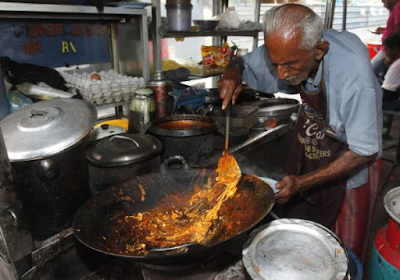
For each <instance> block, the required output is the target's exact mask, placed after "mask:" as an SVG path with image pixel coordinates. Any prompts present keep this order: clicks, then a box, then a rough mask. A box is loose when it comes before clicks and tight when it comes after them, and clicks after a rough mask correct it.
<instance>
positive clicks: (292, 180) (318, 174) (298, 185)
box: [275, 150, 376, 203]
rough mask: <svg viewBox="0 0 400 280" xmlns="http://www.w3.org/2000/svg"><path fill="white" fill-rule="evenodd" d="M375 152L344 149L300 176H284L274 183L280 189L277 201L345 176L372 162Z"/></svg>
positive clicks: (276, 196)
mask: <svg viewBox="0 0 400 280" xmlns="http://www.w3.org/2000/svg"><path fill="white" fill-rule="evenodd" d="M375 157H376V154H373V155H370V156H361V155H358V154H356V153H355V152H353V151H352V150H348V151H346V152H345V153H344V154H342V155H341V156H340V157H339V158H337V159H336V160H334V161H333V162H331V163H330V164H327V165H325V166H323V167H321V168H319V169H317V170H314V171H312V172H310V173H307V174H304V175H301V176H294V175H290V176H286V177H284V178H283V179H282V181H280V182H278V183H277V184H276V188H277V189H279V190H281V191H280V192H278V193H276V195H275V198H276V200H277V201H278V202H279V203H285V202H287V201H288V200H289V199H290V198H291V197H292V196H293V195H294V194H296V193H299V192H300V191H305V190H307V189H309V188H312V187H314V186H316V185H321V184H323V183H325V182H329V181H332V180H338V179H340V178H345V176H346V175H348V174H350V173H351V172H353V171H355V170H357V169H358V168H360V167H361V166H362V165H364V164H367V163H369V162H372V161H373V160H374V159H375Z"/></svg>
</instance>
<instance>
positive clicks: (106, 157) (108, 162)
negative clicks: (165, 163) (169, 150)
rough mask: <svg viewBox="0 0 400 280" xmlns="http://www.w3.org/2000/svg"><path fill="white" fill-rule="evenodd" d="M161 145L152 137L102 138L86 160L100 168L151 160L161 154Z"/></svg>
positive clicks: (134, 135) (132, 135)
mask: <svg viewBox="0 0 400 280" xmlns="http://www.w3.org/2000/svg"><path fill="white" fill-rule="evenodd" d="M162 149H163V145H162V143H161V141H160V140H158V139H157V138H156V137H154V136H150V135H142V134H120V135H114V136H111V137H107V138H104V139H102V140H100V141H99V142H97V143H96V144H94V145H93V146H92V147H91V148H90V149H89V150H88V151H87V154H86V159H87V160H88V161H89V162H91V163H93V164H95V165H100V166H120V165H126V164H131V163H137V162H141V161H144V160H146V159H149V158H153V157H155V156H157V155H159V154H160V153H161V151H162Z"/></svg>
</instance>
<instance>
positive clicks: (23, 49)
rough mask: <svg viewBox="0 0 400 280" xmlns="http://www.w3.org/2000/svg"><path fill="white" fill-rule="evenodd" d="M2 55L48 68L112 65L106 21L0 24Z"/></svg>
mask: <svg viewBox="0 0 400 280" xmlns="http://www.w3.org/2000/svg"><path fill="white" fill-rule="evenodd" d="M0 30H1V31H0V56H8V57H10V58H11V59H12V60H15V61H17V62H23V63H31V64H35V65H41V66H48V67H53V68H54V67H62V66H66V65H82V64H97V63H105V62H110V36H109V27H108V24H107V23H106V22H100V21H71V20H68V21H60V20H10V19H8V20H2V21H0Z"/></svg>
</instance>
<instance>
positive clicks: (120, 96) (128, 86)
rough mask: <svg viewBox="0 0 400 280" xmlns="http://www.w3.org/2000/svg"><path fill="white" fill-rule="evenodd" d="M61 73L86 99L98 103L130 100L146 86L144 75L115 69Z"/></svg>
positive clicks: (68, 83)
mask: <svg viewBox="0 0 400 280" xmlns="http://www.w3.org/2000/svg"><path fill="white" fill-rule="evenodd" d="M61 75H62V76H63V77H64V79H65V81H66V82H67V86H71V87H74V88H76V89H78V90H79V92H80V93H81V94H82V97H83V99H84V100H85V101H87V102H89V103H91V104H97V105H104V104H111V103H119V102H128V101H130V100H131V98H132V95H133V93H134V92H135V91H136V90H137V89H138V88H141V87H145V86H146V81H145V79H144V78H143V77H131V76H126V75H122V74H119V73H118V72H116V71H115V70H109V71H100V72H98V73H97V72H81V73H77V72H73V73H71V72H62V73H61Z"/></svg>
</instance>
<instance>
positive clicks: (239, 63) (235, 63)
mask: <svg viewBox="0 0 400 280" xmlns="http://www.w3.org/2000/svg"><path fill="white" fill-rule="evenodd" d="M229 67H235V68H237V69H239V71H240V73H243V70H244V61H243V58H241V57H235V58H234V59H232V60H231V61H230V62H229V65H228V68H229Z"/></svg>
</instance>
